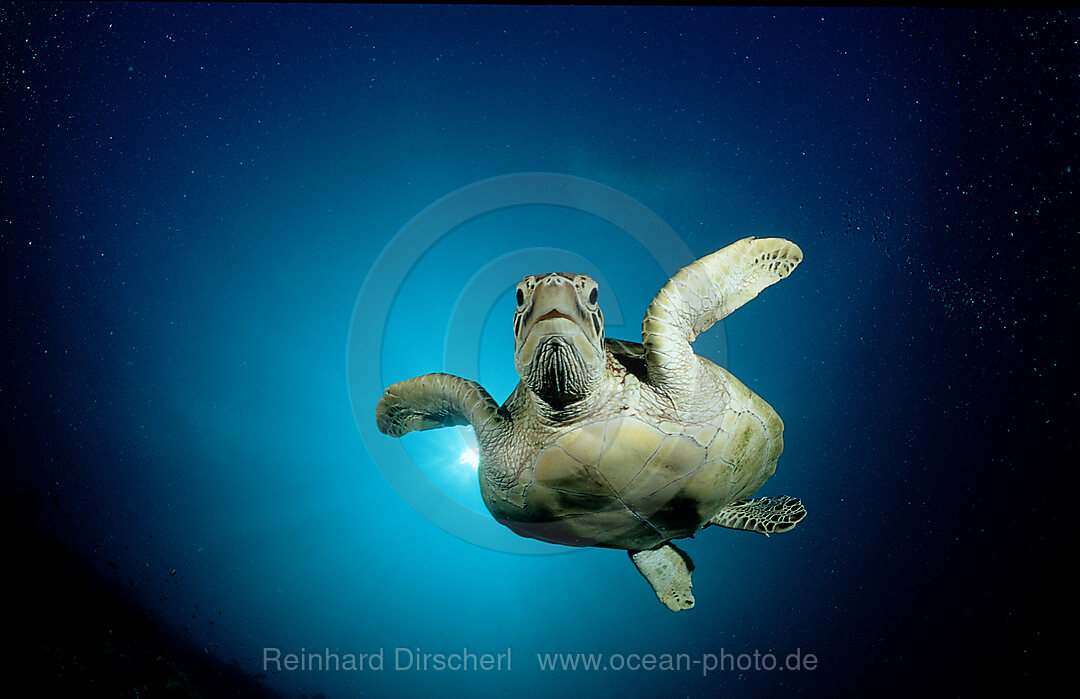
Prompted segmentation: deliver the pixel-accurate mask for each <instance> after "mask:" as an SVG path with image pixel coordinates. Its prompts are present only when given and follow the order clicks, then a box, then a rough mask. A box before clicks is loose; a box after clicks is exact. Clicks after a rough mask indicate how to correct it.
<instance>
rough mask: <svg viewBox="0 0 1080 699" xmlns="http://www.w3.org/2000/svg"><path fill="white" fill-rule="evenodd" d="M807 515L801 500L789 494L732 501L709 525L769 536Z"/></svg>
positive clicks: (786, 528)
mask: <svg viewBox="0 0 1080 699" xmlns="http://www.w3.org/2000/svg"><path fill="white" fill-rule="evenodd" d="M805 516H806V508H805V507H803V504H802V501H801V500H799V499H798V498H793V497H791V496H790V495H781V496H779V497H775V498H756V499H754V500H742V501H741V502H733V503H731V504H730V505H728V506H727V507H725V508H724V509H722V510H720V511H719V512H717V513H716V514H715V515H713V518H712V519H710V520H709V524H716V525H718V526H721V527H727V528H728V529H742V530H743V531H748V532H758V533H759V534H764V535H765V536H768V535H769V534H779V533H780V532H786V531H787V530H788V529H791V528H793V527H794V526H795V525H796V524H798V523H799V522H801V521H802V519H803V517H805Z"/></svg>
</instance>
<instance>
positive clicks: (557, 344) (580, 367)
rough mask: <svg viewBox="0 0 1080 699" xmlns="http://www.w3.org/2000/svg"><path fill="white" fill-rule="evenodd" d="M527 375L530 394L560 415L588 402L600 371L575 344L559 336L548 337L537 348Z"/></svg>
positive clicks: (526, 379)
mask: <svg viewBox="0 0 1080 699" xmlns="http://www.w3.org/2000/svg"><path fill="white" fill-rule="evenodd" d="M523 373H524V374H525V375H524V376H523V377H522V378H523V379H524V380H525V384H526V385H527V386H528V387H529V390H530V391H532V392H533V394H534V395H535V396H536V397H537V398H539V399H540V400H542V401H543V402H544V403H546V404H547V405H548V406H550V407H551V408H552V409H553V410H555V411H558V412H561V411H563V410H565V409H566V408H567V407H568V406H570V405H572V404H574V403H577V402H579V401H581V400H583V399H585V398H586V397H587V396H588V395H589V393H590V392H591V391H592V389H593V387H594V386H595V385H596V371H594V370H592V368H591V367H590V366H589V365H588V364H587V363H586V361H585V359H584V358H583V357H582V356H581V353H580V352H579V351H578V350H577V348H576V347H574V343H573V342H572V341H570V340H568V339H567V338H565V337H562V336H559V335H554V336H551V337H548V338H546V339H544V340H543V341H542V342H541V343H540V344H539V346H537V348H536V352H535V354H534V355H533V358H532V361H531V362H529V364H528V366H527V368H526V371H525V372H523Z"/></svg>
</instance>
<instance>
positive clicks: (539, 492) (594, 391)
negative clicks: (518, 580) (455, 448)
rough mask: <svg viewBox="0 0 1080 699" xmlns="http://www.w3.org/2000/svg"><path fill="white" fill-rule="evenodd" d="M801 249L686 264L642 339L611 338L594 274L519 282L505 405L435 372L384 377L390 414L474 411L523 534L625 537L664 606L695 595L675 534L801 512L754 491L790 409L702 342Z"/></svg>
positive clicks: (440, 415) (743, 245)
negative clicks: (513, 372) (712, 356)
mask: <svg viewBox="0 0 1080 699" xmlns="http://www.w3.org/2000/svg"><path fill="white" fill-rule="evenodd" d="M801 260H802V251H800V250H799V248H798V246H796V245H795V244H794V243H791V242H789V241H787V240H783V239H780V238H763V239H754V238H745V239H743V240H740V241H738V242H736V243H733V244H732V245H729V246H728V247H726V248H724V249H722V250H720V251H718V252H715V253H713V254H711V255H708V256H707V257H703V258H702V259H700V260H697V261H696V262H694V263H693V264H691V265H689V266H687V267H685V268H683V269H682V270H680V271H679V272H678V273H677V274H676V275H675V276H674V277H672V278H671V279H670V280H669V281H668V283H667V284H666V285H665V286H664V287H663V288H662V289H661V290H660V292H659V293H658V294H657V295H656V298H655V299H653V302H652V304H651V305H650V306H649V309H648V311H647V312H646V314H645V321H644V322H643V323H642V342H641V344H638V343H634V342H625V341H622V340H606V339H605V338H604V317H603V314H602V313H601V312H600V308H599V306H597V285H596V282H594V281H593V280H592V279H591V278H589V277H587V276H585V275H578V274H565V273H561V272H558V273H551V274H541V275H539V276H529V277H525V279H523V280H522V281H521V283H520V284H518V287H517V302H518V306H517V311H516V312H515V314H514V338H515V343H516V349H515V360H516V365H517V370H518V374H519V375H520V376H521V382H520V383H519V384H518V386H517V388H516V389H515V390H514V392H513V393H512V394H511V395H510V397H509V398H508V399H507V400H506V403H505V404H503V405H502V406H501V407H500V406H498V405H497V404H496V403H495V401H494V400H492V398H491V396H490V395H488V393H487V391H485V390H484V389H483V388H481V387H480V385H479V384H477V383H475V382H473V381H468V380H466V379H462V378H460V377H457V376H451V375H449V374H427V375H425V376H420V377H417V378H415V379H409V380H408V381H402V382H400V383H397V384H394V385H393V386H390V387H389V388H388V389H386V393H385V394H384V395H383V397H382V400H380V401H379V405H378V406H377V408H376V421H377V423H378V426H379V429H380V430H381V431H382V432H384V433H385V434H388V435H390V436H393V437H400V436H402V435H404V434H406V433H408V432H411V431H413V430H426V429H432V428H435V427H446V426H449V425H472V427H473V428H474V430H475V432H476V439H477V443H478V445H479V452H480V472H479V473H480V490H481V494H482V496H483V498H484V503H485V504H486V505H487V508H488V510H489V511H490V512H491V514H492V515H493V516H494V517H495V519H496V520H498V521H499V522H500V523H502V524H504V525H506V526H507V527H509V528H510V529H512V530H513V531H514V532H516V533H518V534H520V535H521V536H526V537H531V538H535V539H541V540H544V541H549V542H553V543H557V544H565V545H568V546H601V547H608V548H618V549H626V550H627V551H629V552H630V556H631V558H632V560H633V562H634V564H635V565H636V566H637V568H638V570H639V571H640V572H641V573H642V575H644V576H645V578H646V579H647V580H648V581H649V583H650V584H651V585H652V587H653V589H654V591H655V592H656V594H657V596H658V597H659V598H660V600H661V601H662V602H663V603H664V604H665V605H667V607H668V608H669V609H672V610H675V611H678V610H680V609H688V608H690V607H692V606H693V605H694V598H693V595H692V594H691V591H690V590H691V581H690V571H691V570H692V569H693V564H692V563H691V562H690V559H689V557H688V556H687V555H686V554H685V553H684V552H683V551H681V550H679V549H678V548H676V547H675V546H674V545H673V544H672V543H671V541H672V540H673V539H679V538H683V537H687V536H691V535H693V534H694V533H695V532H697V531H699V530H700V529H702V528H704V527H706V526H708V525H710V524H716V525H720V526H723V527H729V528H732V529H743V530H748V531H756V532H760V533H762V534H765V535H769V534H773V533H777V532H783V531H787V530H788V529H791V528H792V527H794V526H795V524H797V523H798V522H799V521H800V520H801V519H802V518H803V517H804V516H805V515H806V510H805V509H804V508H803V506H802V503H800V502H799V501H798V500H797V499H795V498H791V497H787V496H780V497H775V498H761V499H756V500H748V499H747V498H749V497H750V496H751V495H753V494H754V493H755V492H756V491H757V490H758V489H759V488H760V487H761V486H762V484H764V483H765V481H766V480H767V479H768V478H769V476H771V475H772V474H773V472H774V471H775V470H776V461H777V459H778V458H779V457H780V452H781V451H782V450H783V446H784V440H783V431H784V424H783V422H782V421H781V420H780V417H779V416H778V415H777V414H776V412H775V411H773V409H772V408H771V407H770V406H769V404H768V403H766V402H765V401H763V400H762V399H761V398H759V397H758V396H757V395H756V394H754V392H753V391H751V390H750V389H749V388H747V387H746V386H745V385H744V384H743V383H741V382H740V381H739V380H738V379H736V378H735V377H734V376H732V375H731V374H730V373H728V372H727V371H726V370H725V369H723V368H721V367H719V366H717V365H716V364H714V363H712V362H710V361H709V360H707V359H704V358H702V357H699V356H697V355H696V354H694V352H693V349H692V348H691V346H690V345H691V343H692V342H693V341H694V339H695V338H696V337H697V336H698V335H699V334H700V333H702V332H704V331H705V330H707V329H709V328H710V327H711V326H712V325H713V323H715V322H716V321H718V320H721V319H722V318H724V317H725V316H727V315H728V314H729V313H731V312H732V311H734V310H735V309H737V308H739V307H740V306H742V305H743V304H744V303H746V302H747V301H749V300H750V299H752V298H754V297H755V296H757V295H758V293H759V292H760V291H761V290H762V289H764V288H765V287H767V286H769V285H771V284H773V283H775V282H777V281H779V280H780V279H783V278H784V277H786V276H787V275H788V274H790V273H791V271H792V270H793V269H794V268H795V266H796V265H798V264H799V262H800V261H801Z"/></svg>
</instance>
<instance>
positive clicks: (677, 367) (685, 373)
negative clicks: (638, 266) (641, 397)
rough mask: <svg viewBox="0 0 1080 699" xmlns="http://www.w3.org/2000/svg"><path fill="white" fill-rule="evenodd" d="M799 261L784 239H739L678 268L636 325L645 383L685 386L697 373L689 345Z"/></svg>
mask: <svg viewBox="0 0 1080 699" xmlns="http://www.w3.org/2000/svg"><path fill="white" fill-rule="evenodd" d="M801 261H802V250H800V249H799V246H797V245H796V244H795V243H792V242H791V241H789V240H784V239H783V238H743V239H742V240H739V241H737V242H735V243H732V244H731V245H729V246H727V247H726V248H724V249H722V250H719V251H717V252H714V253H713V254H711V255H706V256H705V257H703V258H701V259H700V260H697V261H696V262H693V263H691V264H690V265H687V266H686V267H683V268H682V269H681V270H679V271H678V272H677V273H676V274H675V276H674V277H672V278H671V279H670V280H668V283H667V284H665V285H664V288H662V289H660V291H659V293H657V294H656V298H654V299H653V301H652V303H651V304H650V305H649V310H648V311H647V312H646V313H645V321H644V322H643V323H642V326H641V336H642V344H643V345H644V347H645V361H646V363H647V365H648V372H649V374H648V375H649V383H650V384H652V385H653V386H655V387H657V388H662V389H670V388H674V387H677V386H681V385H685V383H686V381H687V379H688V378H689V377H692V376H694V375H695V374H696V373H697V372H698V371H699V370H700V368H699V367H697V366H695V365H696V364H697V362H696V361H695V358H694V352H693V350H692V349H691V348H690V343H692V342H693V341H694V340H695V339H697V336H698V335H700V334H701V333H703V332H705V331H706V330H708V329H709V328H711V327H712V326H713V324H714V323H716V322H717V321H718V320H721V319H723V318H724V317H726V316H727V315H728V314H730V313H731V312H732V311H734V310H735V309H736V308H739V307H740V306H742V305H743V304H744V303H746V302H747V301H749V300H750V299H752V298H754V297H755V296H757V295H758V294H759V293H760V292H761V290H762V289H764V288H765V287H767V286H769V285H771V284H775V283H776V282H778V281H780V280H781V279H783V278H784V277H786V276H787V275H789V274H791V271H792V270H793V269H795V266H796V265H798V264H799V262H801Z"/></svg>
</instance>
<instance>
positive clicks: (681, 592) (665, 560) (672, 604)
mask: <svg viewBox="0 0 1080 699" xmlns="http://www.w3.org/2000/svg"><path fill="white" fill-rule="evenodd" d="M629 554H630V559H631V560H632V561H633V562H634V565H636V566H637V569H638V570H639V571H641V574H642V575H644V576H645V579H646V580H648V581H649V584H650V585H652V589H653V590H654V591H655V592H656V596H657V597H659V598H660V601H661V602H663V603H664V605H665V606H666V607H667V608H668V609H670V610H671V611H673V612H680V611H682V610H684V609H690V608H691V607H693V606H694V595H693V594H691V593H690V588H692V587H693V584H692V583H691V582H690V571H692V570H693V569H694V563H693V561H691V560H690V556H688V555H686V553H685V552H683V551H681V550H680V549H678V548H676V547H675V546H674V545H673V544H672V543H671V542H668V543H666V544H663V545H662V546H658V547H657V548H654V549H648V550H646V551H629Z"/></svg>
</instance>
